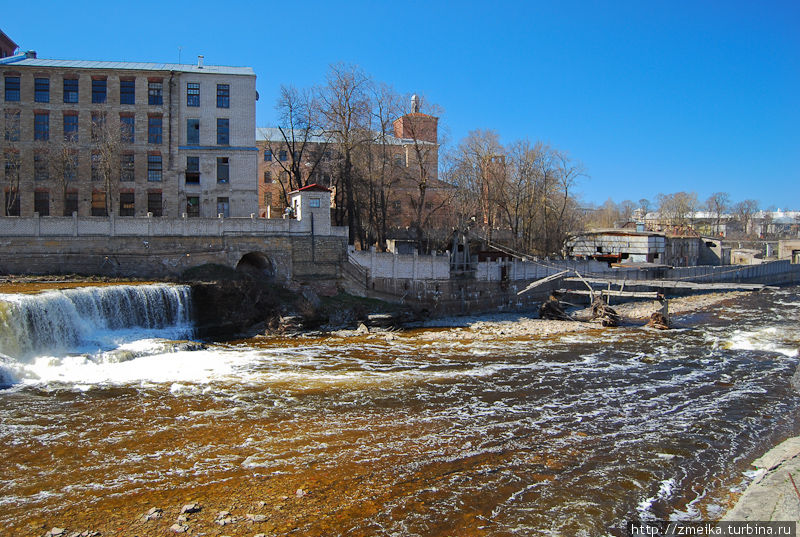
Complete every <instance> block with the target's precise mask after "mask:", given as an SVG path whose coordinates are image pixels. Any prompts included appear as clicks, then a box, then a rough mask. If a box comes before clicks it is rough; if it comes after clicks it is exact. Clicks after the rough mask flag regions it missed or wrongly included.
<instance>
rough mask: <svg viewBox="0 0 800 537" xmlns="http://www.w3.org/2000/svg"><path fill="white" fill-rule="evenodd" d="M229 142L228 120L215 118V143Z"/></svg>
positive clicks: (224, 143)
mask: <svg viewBox="0 0 800 537" xmlns="http://www.w3.org/2000/svg"><path fill="white" fill-rule="evenodd" d="M229 143H230V120H229V119H224V118H217V145H228V144H229Z"/></svg>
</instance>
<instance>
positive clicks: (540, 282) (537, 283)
mask: <svg viewBox="0 0 800 537" xmlns="http://www.w3.org/2000/svg"><path fill="white" fill-rule="evenodd" d="M570 272H572V271H571V270H562V271H561V272H558V273H556V274H551V275H550V276H546V277H544V278H542V279H540V280H536V281H535V282H531V283H529V284H528V286H527V287H526V288H525V289H523V290H522V291H518V292H517V295H521V294H522V293H527V292H528V291H530V290H531V289H534V288H536V287H539V286H540V285H543V284H545V283H547V282H552V281H553V280H557V279H559V278H561V277H563V276H564V275H565V274H569V273H570Z"/></svg>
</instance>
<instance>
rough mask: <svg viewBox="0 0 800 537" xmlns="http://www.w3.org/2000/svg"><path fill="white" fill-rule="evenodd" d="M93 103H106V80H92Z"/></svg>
mask: <svg viewBox="0 0 800 537" xmlns="http://www.w3.org/2000/svg"><path fill="white" fill-rule="evenodd" d="M92 102H93V103H104V102H106V79H105V78H100V79H94V78H93V79H92Z"/></svg>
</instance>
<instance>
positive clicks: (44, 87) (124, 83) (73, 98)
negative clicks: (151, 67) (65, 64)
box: [4, 75, 231, 108]
mask: <svg viewBox="0 0 800 537" xmlns="http://www.w3.org/2000/svg"><path fill="white" fill-rule="evenodd" d="M21 93H22V92H21V83H20V77H19V76H14V75H6V76H5V87H4V95H5V100H6V102H18V101H19V100H20V98H21ZM62 98H63V100H64V102H65V103H77V102H78V101H79V88H78V79H77V78H75V77H73V78H64V79H62ZM107 99H108V80H107V79H106V78H105V77H92V103H97V104H100V103H105V102H106V101H107ZM33 100H34V101H35V102H37V103H49V102H50V79H49V78H45V77H42V78H38V77H37V78H34V79H33ZM119 103H120V104H136V79H135V78H120V81H119ZM147 104H149V105H152V106H161V105H163V104H164V83H163V81H162V80H160V79H159V80H154V79H150V80H148V82H147ZM230 105H231V86H230V84H217V108H230ZM186 106H200V83H199V82H188V83H187V84H186Z"/></svg>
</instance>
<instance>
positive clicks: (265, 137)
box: [256, 127, 436, 145]
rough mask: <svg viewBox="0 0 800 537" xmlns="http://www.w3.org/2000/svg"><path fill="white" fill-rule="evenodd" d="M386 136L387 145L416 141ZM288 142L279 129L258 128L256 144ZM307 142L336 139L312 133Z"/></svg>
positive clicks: (328, 134) (332, 140)
mask: <svg viewBox="0 0 800 537" xmlns="http://www.w3.org/2000/svg"><path fill="white" fill-rule="evenodd" d="M285 133H286V136H287V137H288V138H289V139H290V140H291V133H290V131H288V130H285ZM373 134H374V136H375V139H374V143H376V144H377V143H379V140H378V138H379V133H373ZM385 136H386V143H387V144H388V145H413V144H414V143H415V140H414V139H412V138H396V137H394V136H392V135H390V134H387V135H385ZM302 137H303V132H302V131H297V132H296V141H297V142H302ZM285 141H286V140H285V139H284V135H283V133H282V132H281V129H280V128H279V127H257V128H256V142H277V143H283V142H285ZM307 142H309V143H312V144H325V143H328V144H330V143H333V142H334V137H333V134H332V133H329V132H325V131H318V132H315V133H311V134H309V136H308V140H307ZM416 142H417V143H419V144H425V145H427V144H430V145H436V144H433V143H432V142H426V141H424V140H417V141H416Z"/></svg>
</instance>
